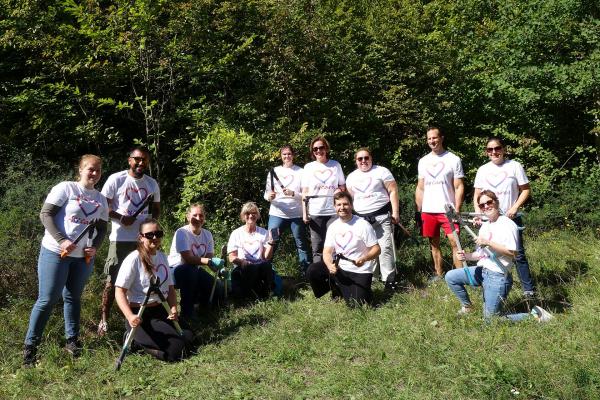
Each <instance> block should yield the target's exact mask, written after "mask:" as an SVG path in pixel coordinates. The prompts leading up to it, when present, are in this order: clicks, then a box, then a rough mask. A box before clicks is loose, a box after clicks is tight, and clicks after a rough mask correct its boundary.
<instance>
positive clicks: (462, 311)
mask: <svg viewBox="0 0 600 400" xmlns="http://www.w3.org/2000/svg"><path fill="white" fill-rule="evenodd" d="M472 311H473V307H471V306H462V307H461V308H460V310H458V312H457V313H456V314H457V315H458V316H461V315H467V314H469V313H471V312H472Z"/></svg>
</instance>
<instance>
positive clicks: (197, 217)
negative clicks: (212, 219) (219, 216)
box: [186, 206, 205, 229]
mask: <svg viewBox="0 0 600 400" xmlns="http://www.w3.org/2000/svg"><path fill="white" fill-rule="evenodd" d="M186 217H187V220H188V222H189V224H190V225H191V226H192V228H196V229H197V228H202V227H203V226H204V222H205V216H204V210H203V209H202V207H199V206H195V207H192V208H190V211H188V213H187V215H186Z"/></svg>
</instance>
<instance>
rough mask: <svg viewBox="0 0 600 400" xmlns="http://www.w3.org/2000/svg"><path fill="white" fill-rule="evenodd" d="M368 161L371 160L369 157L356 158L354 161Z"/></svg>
mask: <svg viewBox="0 0 600 400" xmlns="http://www.w3.org/2000/svg"><path fill="white" fill-rule="evenodd" d="M370 159H371V157H369V156H364V157H356V161H369V160H370Z"/></svg>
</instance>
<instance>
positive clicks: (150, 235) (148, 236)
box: [140, 231, 165, 240]
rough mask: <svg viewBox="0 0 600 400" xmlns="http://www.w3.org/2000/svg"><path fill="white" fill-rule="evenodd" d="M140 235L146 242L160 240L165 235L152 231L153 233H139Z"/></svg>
mask: <svg viewBox="0 0 600 400" xmlns="http://www.w3.org/2000/svg"><path fill="white" fill-rule="evenodd" d="M140 235H141V236H143V237H145V238H146V239H148V240H152V239H160V238H162V237H163V236H164V235H165V233H164V232H163V231H154V232H146V233H140Z"/></svg>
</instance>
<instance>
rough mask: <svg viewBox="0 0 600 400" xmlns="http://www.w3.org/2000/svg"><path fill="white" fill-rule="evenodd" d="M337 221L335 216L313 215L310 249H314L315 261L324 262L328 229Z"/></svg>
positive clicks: (310, 226)
mask: <svg viewBox="0 0 600 400" xmlns="http://www.w3.org/2000/svg"><path fill="white" fill-rule="evenodd" d="M334 219H335V216H334V215H326V216H320V215H311V217H310V222H309V224H308V227H309V229H310V247H311V248H312V254H313V261H314V262H320V261H321V260H323V245H324V244H325V234H326V233H327V227H328V226H329V224H331V223H332V222H333V220H334Z"/></svg>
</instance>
